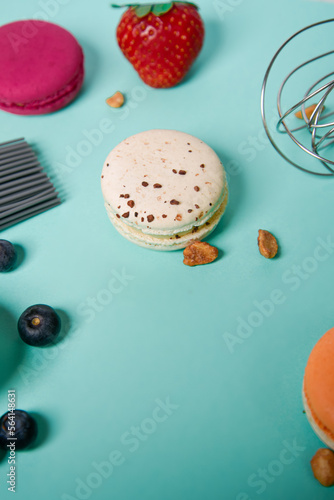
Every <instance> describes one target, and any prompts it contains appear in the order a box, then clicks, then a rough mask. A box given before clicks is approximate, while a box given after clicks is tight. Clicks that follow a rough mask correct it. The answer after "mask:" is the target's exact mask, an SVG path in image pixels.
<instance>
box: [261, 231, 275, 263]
mask: <svg viewBox="0 0 334 500" xmlns="http://www.w3.org/2000/svg"><path fill="white" fill-rule="evenodd" d="M257 242H258V245H259V250H260V254H261V255H263V257H265V258H266V259H273V258H274V257H275V255H276V254H277V252H278V244H277V241H276V238H275V236H274V235H272V234H271V233H269V231H265V230H264V229H259V237H258V239H257Z"/></svg>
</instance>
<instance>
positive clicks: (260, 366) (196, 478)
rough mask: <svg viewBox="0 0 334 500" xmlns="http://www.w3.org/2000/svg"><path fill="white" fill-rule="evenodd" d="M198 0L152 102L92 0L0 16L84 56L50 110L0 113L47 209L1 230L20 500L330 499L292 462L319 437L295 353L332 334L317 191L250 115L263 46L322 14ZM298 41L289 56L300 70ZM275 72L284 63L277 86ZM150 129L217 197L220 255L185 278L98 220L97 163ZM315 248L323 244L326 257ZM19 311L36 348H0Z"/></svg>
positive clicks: (326, 12) (303, 4)
mask: <svg viewBox="0 0 334 500" xmlns="http://www.w3.org/2000/svg"><path fill="white" fill-rule="evenodd" d="M197 3H198V4H199V6H200V9H201V10H200V12H201V15H202V17H203V19H204V21H205V24H206V30H207V33H206V41H205V45H204V48H203V51H202V53H201V55H200V57H199V59H198V61H197V62H196V64H195V65H194V67H193V69H192V70H191V73H190V74H189V76H188V77H187V78H186V80H185V81H184V82H183V83H182V84H181V85H180V86H178V87H176V88H173V89H170V90H155V89H151V88H149V87H147V86H145V85H144V84H143V83H142V82H141V81H140V79H139V77H138V76H137V74H136V72H135V71H134V70H133V68H132V67H131V66H130V64H129V63H128V62H127V61H126V60H125V59H124V57H123V55H122V54H121V52H120V50H119V48H118V46H117V43H116V40H115V29H116V26H117V22H118V20H119V18H120V15H121V11H118V10H112V9H111V8H110V7H109V2H101V1H99V2H91V1H88V0H85V1H84V0H81V1H79V0H67V1H65V0H62V2H60V0H58V1H57V0H53V1H49V2H47V1H44V2H43V1H39V2H38V1H34V0H29V1H28V0H17V1H15V2H6V3H4V5H2V8H1V23H7V22H10V21H13V20H17V19H19V18H20V19H24V18H33V17H42V15H43V13H44V16H43V17H44V18H48V19H49V20H50V21H52V22H55V23H57V24H60V25H61V26H64V27H65V28H67V29H69V30H70V31H71V32H72V33H73V34H74V35H75V36H76V37H77V38H78V40H79V41H80V43H81V44H82V46H83V49H84V52H85V56H86V79H85V84H84V88H83V90H82V92H81V94H80V96H79V97H78V98H77V99H76V100H75V101H74V102H73V103H72V104H71V105H70V106H68V107H67V108H66V109H64V110H62V111H59V112H57V113H55V114H53V115H49V116H39V117H20V116H15V115H10V114H7V113H5V112H1V115H0V127H1V140H3V141H5V140H9V139H12V138H15V137H20V136H24V137H25V138H26V139H27V140H28V141H29V142H30V143H31V144H33V145H34V146H35V147H36V149H37V151H38V152H39V157H40V159H41V162H42V164H43V165H44V166H45V169H46V170H47V172H49V174H50V175H51V177H52V180H53V182H54V184H55V185H56V186H57V188H58V189H59V191H60V195H61V197H62V200H63V203H62V205H61V206H59V207H57V208H55V209H53V210H51V211H49V212H47V213H45V214H43V215H39V216H37V217H35V218H33V219H31V220H29V221H26V222H23V223H22V224H19V225H17V226H15V227H12V228H10V229H7V230H5V231H4V232H2V233H1V237H2V238H6V239H9V240H11V241H12V242H13V243H15V244H16V245H18V246H19V247H20V262H19V265H18V266H17V268H16V269H15V270H14V271H13V272H11V273H8V274H3V275H1V278H0V335H1V350H0V361H1V363H0V413H1V414H2V413H4V412H5V411H6V409H7V391H8V390H9V389H15V390H16V397H17V407H19V408H22V409H25V410H27V411H30V412H32V413H33V414H34V415H35V417H36V419H37V420H38V423H39V427H40V434H39V438H38V442H37V443H36V446H35V447H34V448H33V449H31V450H27V451H24V452H21V453H19V454H17V464H16V465H17V493H16V498H17V499H18V500H21V499H22V500H23V499H24V500H32V499H34V500H35V499H43V500H44V499H48V500H69V499H71V500H73V498H76V499H80V498H81V499H85V498H92V499H94V500H105V499H117V500H137V499H140V500H157V499H159V500H172V499H173V500H179V499H180V500H181V499H182V500H203V499H208V500H222V499H228V500H254V499H256V498H263V499H268V500H281V499H283V498H284V499H288V500H290V499H291V500H295V499H296V498H303V499H304V500H315V499H316V500H322V499H329V498H332V496H333V491H332V490H331V489H326V488H324V487H322V486H320V484H318V482H317V481H316V480H315V479H314V478H313V475H312V471H311V468H310V465H309V461H310V459H311V458H312V456H313V455H314V453H315V452H316V450H317V449H318V448H319V447H321V446H322V443H321V442H320V441H319V439H318V438H317V437H316V436H315V434H314V433H313V431H312V430H311V428H310V426H309V424H308V422H307V419H306V417H305V415H304V414H303V407H302V401H301V388H302V379H303V372H304V368H305V364H306V362H307V358H308V356H309V353H310V351H311V349H312V347H313V345H314V344H315V343H316V341H317V340H318V339H319V338H320V337H321V336H322V335H323V334H324V333H325V332H326V331H327V330H328V329H329V328H331V327H333V326H334V319H333V285H332V283H333V279H334V265H333V264H334V250H333V248H332V246H331V242H333V241H334V229H333V224H332V213H333V207H334V204H333V189H334V186H333V182H334V180H332V179H322V178H316V177H314V176H309V175H306V174H303V173H301V172H299V171H297V170H296V169H294V168H293V167H290V166H289V165H288V164H287V163H285V162H284V160H283V159H281V158H280V156H279V155H278V154H277V153H276V152H275V151H274V149H273V148H272V146H271V145H269V143H268V141H267V140H266V139H265V137H264V132H263V127H262V122H261V116H260V91H261V84H262V80H263V76H264V73H265V70H266V68H267V66H268V64H269V62H270V60H271V58H272V56H273V55H274V52H275V51H276V50H277V48H278V47H279V46H280V45H281V43H282V42H283V41H284V40H285V39H286V38H287V37H288V36H290V35H291V34H292V33H294V32H295V31H296V30H298V29H300V28H302V27H303V26H305V25H307V24H309V23H312V22H315V21H319V20H323V19H326V18H329V17H332V16H333V13H334V10H333V6H332V5H330V4H325V3H324V4H323V3H319V2H309V1H304V0H303V1H301V0H294V1H293V2H292V1H291V0H280V2H277V1H273V0H253V1H252V2H249V1H246V0H244V1H243V0H238V1H236V0H233V1H232V0H222V1H204V0H198V2H197ZM332 40H333V37H332ZM329 42H330V40H329ZM311 44H312V39H311V38H309V39H308V40H307V41H306V43H305V44H304V45H303V46H302V49H303V50H305V59H306V58H307V54H308V50H311V48H310V47H311ZM331 45H333V44H331ZM293 60H294V58H293V57H292V56H291V59H290V56H288V57H287V59H286V61H282V63H281V64H282V67H284V68H285V64H286V72H287V71H288V70H289V64H290V62H291V61H293ZM276 83H277V82H276ZM116 90H121V91H122V92H124V94H125V95H126V99H127V104H126V106H125V107H123V108H121V109H120V110H118V111H116V110H113V109H111V108H109V107H108V106H107V105H106V104H105V99H106V98H107V97H108V96H109V95H112V94H113V93H114V92H115V91H116ZM274 104H275V103H274ZM106 120H107V121H106ZM101 127H102V128H103V132H100V133H96V132H95V133H94V132H92V131H93V129H95V130H96V129H99V128H100V129H101ZM151 128H168V129H178V130H182V131H184V132H188V133H190V134H193V135H195V136H198V137H199V138H201V139H202V140H204V141H206V142H207V143H208V144H209V145H210V146H211V147H212V148H213V149H215V150H216V152H217V153H218V154H219V156H220V157H221V159H222V160H223V162H224V164H225V166H226V169H227V172H228V178H229V186H230V203H229V206H228V209H227V211H226V214H225V216H224V218H223V220H222V222H221V223H220V225H219V227H218V229H217V230H216V231H215V232H214V233H213V234H212V236H211V237H210V238H209V241H210V243H212V244H213V245H216V246H217V247H218V248H219V249H220V251H221V254H220V258H219V259H218V260H217V261H216V262H214V263H213V264H211V265H208V266H203V267H197V268H188V267H186V266H184V265H183V263H182V259H183V256H182V252H175V253H159V252H154V251H149V250H146V249H142V248H140V247H137V246H135V245H133V244H131V243H129V242H128V241H127V240H125V239H123V238H122V237H121V236H120V235H119V234H118V233H117V232H116V231H115V230H114V229H113V227H112V225H111V224H110V222H109V220H108V218H107V215H106V213H105V210H104V206H103V201H102V196H101V193H100V173H101V168H102V165H103V162H104V159H105V158H106V156H107V154H108V153H109V151H110V150H111V149H112V148H113V147H114V146H115V145H116V144H118V143H119V142H120V141H121V140H123V139H124V138H126V137H127V136H130V135H132V134H134V133H137V132H140V131H142V130H148V129H151ZM87 136H89V137H90V140H91V142H90V146H88V147H87V140H88V139H87ZM82 141H86V149H85V145H83V143H82ZM93 141H95V145H94V144H92V142H93ZM287 147H288V148H289V147H290V146H287ZM73 151H76V152H77V156H76V157H75V158H74V157H73ZM78 151H79V153H80V154H78ZM260 228H264V229H268V230H270V231H272V232H273V233H274V234H275V235H276V236H277V238H278V239H279V242H280V254H279V256H278V258H276V259H275V260H273V261H267V260H265V259H264V258H263V257H261V256H260V255H259V252H258V248H257V231H258V229H260ZM319 239H320V240H319ZM319 241H322V242H326V241H327V242H329V248H328V249H327V251H326V250H322V251H319ZM322 245H324V243H322ZM314 254H315V255H316V258H315V257H314ZM294 266H296V267H294ZM298 275H299V277H298ZM111 278H114V280H113V282H112V283H111V286H112V287H113V288H112V290H113V292H109V293H108V292H106V289H107V287H108V284H109V285H110V280H111ZM268 300H270V302H268ZM94 301H95V302H94ZM256 301H257V302H256ZM274 302H275V303H274ZM35 303H47V304H49V305H51V306H53V307H54V308H56V309H57V310H58V311H59V313H60V315H61V316H62V319H63V325H64V328H63V335H62V339H61V340H60V342H59V343H58V344H57V345H56V346H54V347H51V348H45V349H34V348H31V347H28V346H26V345H24V344H23V343H22V342H21V341H20V340H19V339H18V335H17V332H16V321H17V319H18V317H19V316H20V314H21V312H22V311H23V310H24V309H25V308H26V307H28V306H30V305H32V304H35ZM89 304H93V305H89ZM259 304H262V306H261V305H259ZM259 307H260V308H261V307H262V308H263V307H266V314H267V316H265V314H264V313H263V312H262V313H260V312H259ZM94 308H95V309H94ZM243 322H247V323H248V327H247V326H245V324H244V323H243ZM241 324H243V329H242V331H241V335H242V336H243V337H241V336H240V335H239V334H240V329H241V326H240V325H241ZM250 325H251V326H250ZM252 325H253V326H252ZM228 339H229V340H230V342H228ZM231 339H232V340H231ZM231 342H232V343H231ZM233 342H234V343H233ZM166 403H167V404H168V403H170V406H169V407H167V408H166V407H165V409H163V408H164V404H165V405H166ZM159 405H160V406H159ZM158 407H159V408H160V409H158ZM153 417H154V418H153ZM154 419H155V420H154ZM138 427H141V430H139V432H140V434H138ZM131 434H132V436H131ZM133 434H137V436H138V437H134V436H133ZM291 447H293V452H291V451H284V450H288V449H289V448H290V449H291ZM102 462H104V464H102ZM106 462H108V463H107V464H106ZM112 462H113V465H112ZM101 464H102V465H101ZM108 464H109V465H108ZM99 467H102V469H100V471H99V472H97V469H96V468H98V469H99ZM263 470H265V472H263ZM8 471H9V465H8V463H7V458H6V457H4V456H3V455H1V456H0V498H9V497H10V494H11V493H10V492H8V491H7V486H6V480H7V477H6V474H7V473H8ZM261 471H262V472H261ZM263 474H264V475H265V476H264V477H265V478H263V477H262V478H261V477H260V475H263ZM103 475H104V476H105V477H103ZM80 481H81V482H80ZM79 485H80V488H79ZM83 485H85V486H83ZM78 488H79V489H78Z"/></svg>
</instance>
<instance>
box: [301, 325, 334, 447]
mask: <svg viewBox="0 0 334 500" xmlns="http://www.w3.org/2000/svg"><path fill="white" fill-rule="evenodd" d="M304 391H305V398H306V401H307V404H308V406H309V409H310V411H311V414H312V416H313V418H314V420H315V422H316V424H317V425H319V427H320V428H321V429H322V430H323V431H324V432H325V433H326V434H328V435H329V437H330V438H331V439H334V328H332V329H331V330H329V331H328V332H327V333H325V335H324V336H323V337H322V338H321V339H320V340H319V341H318V342H317V344H316V345H315V347H314V348H313V350H312V352H311V354H310V357H309V359H308V362H307V366H306V369H305V376H304Z"/></svg>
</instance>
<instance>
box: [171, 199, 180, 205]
mask: <svg viewBox="0 0 334 500" xmlns="http://www.w3.org/2000/svg"><path fill="white" fill-rule="evenodd" d="M170 204H171V205H180V202H179V201H177V200H170Z"/></svg>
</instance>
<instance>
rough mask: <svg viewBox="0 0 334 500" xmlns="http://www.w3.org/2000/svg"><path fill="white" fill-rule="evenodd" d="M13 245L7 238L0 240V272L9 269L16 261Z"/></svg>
mask: <svg viewBox="0 0 334 500" xmlns="http://www.w3.org/2000/svg"><path fill="white" fill-rule="evenodd" d="M16 257H17V255H16V250H15V248H14V245H13V244H12V243H11V242H10V241H7V240H0V272H1V273H3V272H6V271H10V270H11V269H12V268H13V266H14V264H15V262H16Z"/></svg>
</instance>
